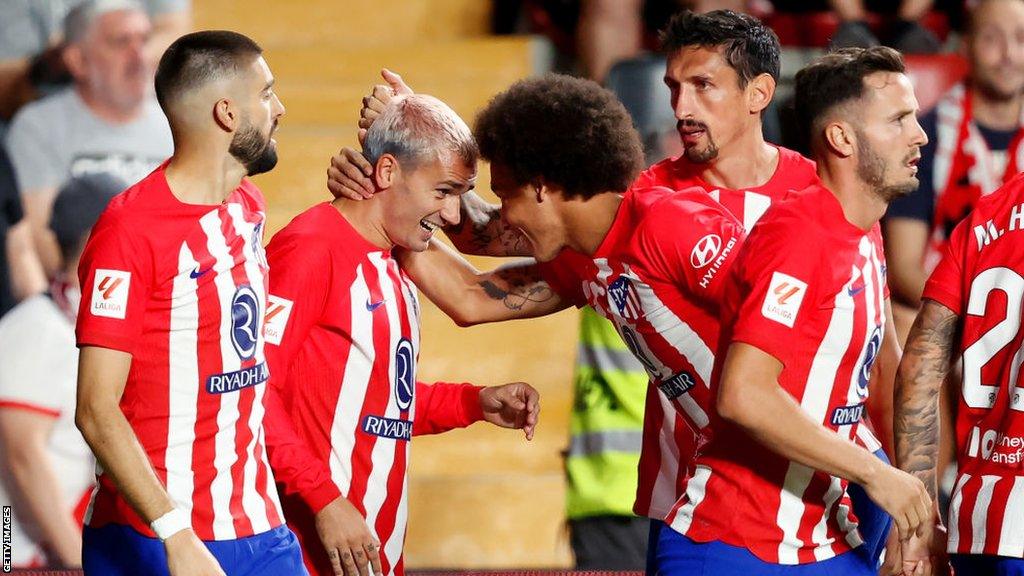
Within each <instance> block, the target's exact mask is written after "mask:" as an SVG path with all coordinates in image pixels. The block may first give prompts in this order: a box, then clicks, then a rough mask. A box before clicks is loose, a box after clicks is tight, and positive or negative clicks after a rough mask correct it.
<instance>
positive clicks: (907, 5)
mask: <svg viewBox="0 0 1024 576" xmlns="http://www.w3.org/2000/svg"><path fill="white" fill-rule="evenodd" d="M772 4H773V5H774V7H775V9H776V10H779V11H782V12H807V11H812V12H814V11H822V10H828V9H831V10H834V11H835V13H836V15H837V16H838V17H839V20H840V22H841V24H840V25H839V29H838V30H836V33H835V35H834V36H833V37H832V42H831V47H832V48H845V47H850V46H857V47H861V48H868V47H871V46H878V45H879V39H878V38H877V37H876V36H875V34H874V32H872V30H871V28H870V27H869V26H868V22H867V20H868V13H869V12H879V13H883V14H885V15H888V16H892V17H894V18H893V19H892V20H891V21H890V23H889V26H888V29H887V34H886V36H885V37H884V38H883V39H884V40H886V42H885V44H886V45H888V46H892V47H893V48H896V49H897V50H899V51H900V52H905V53H910V54H932V53H935V52H938V51H939V48H940V47H941V46H940V43H939V39H938V38H937V37H936V36H935V34H934V33H932V32H931V31H930V30H928V29H927V28H925V27H924V26H922V25H921V19H922V18H924V17H925V16H926V15H927V14H928V12H929V11H931V9H932V6H933V5H934V4H935V0H899V1H898V2H893V1H892V0H884V1H883V0H827V1H826V0H815V1H812V2H808V1H807V0H774V1H773V2H772Z"/></svg>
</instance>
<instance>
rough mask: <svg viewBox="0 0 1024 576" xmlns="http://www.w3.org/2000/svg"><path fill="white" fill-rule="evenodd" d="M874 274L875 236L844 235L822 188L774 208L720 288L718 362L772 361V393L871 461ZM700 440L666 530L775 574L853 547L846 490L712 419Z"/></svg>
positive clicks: (880, 289) (878, 304) (877, 263)
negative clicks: (766, 357) (776, 388)
mask: <svg viewBox="0 0 1024 576" xmlns="http://www.w3.org/2000/svg"><path fill="white" fill-rule="evenodd" d="M884 262H885V261H884V256H883V254H882V242H881V233H880V229H879V226H878V225H877V224H876V225H875V226H874V227H873V228H872V229H871V230H870V231H868V232H865V231H863V230H861V229H860V228H857V227H856V226H854V225H853V224H850V223H849V222H848V221H847V220H846V218H845V216H844V215H843V211H842V207H841V206H840V204H839V202H838V200H837V199H836V198H835V196H834V195H833V194H832V193H831V192H829V191H828V190H827V189H825V188H824V187H822V186H820V185H815V186H812V187H810V188H808V189H806V190H803V191H800V192H796V193H793V194H792V195H791V196H790V197H788V198H786V199H785V200H782V201H779V202H776V203H775V204H774V205H773V207H772V208H771V209H770V210H769V211H768V213H767V214H766V215H765V216H764V218H762V219H761V220H760V221H759V222H758V224H757V225H756V226H755V227H754V228H753V230H752V231H751V232H750V236H749V237H748V239H747V243H746V245H745V246H744V248H743V250H742V251H741V253H740V256H739V258H738V259H737V261H736V264H735V265H734V266H733V268H732V271H731V274H730V276H729V278H728V279H727V283H726V288H725V300H724V302H723V308H722V312H723V314H722V319H723V322H722V326H723V334H722V339H721V347H720V348H719V354H724V352H725V347H727V346H728V345H729V344H730V343H733V342H745V343H747V344H750V345H752V346H755V347H757V348H759V349H760V350H763V351H765V352H767V353H768V354H771V355H772V356H774V357H775V358H777V359H778V360H779V361H780V362H781V363H782V364H783V366H784V368H783V370H782V373H781V374H780V375H779V385H780V386H782V388H783V389H784V390H786V391H787V392H789V393H790V394H792V395H793V397H794V398H795V399H796V401H797V402H799V403H800V405H801V407H802V408H803V409H804V410H805V411H806V412H807V413H808V414H809V415H810V416H811V418H812V419H814V420H815V421H817V422H820V423H821V424H822V425H823V426H825V427H827V428H829V429H831V430H834V431H835V432H836V433H837V434H839V435H840V436H842V437H844V438H849V439H850V440H851V441H855V442H858V443H860V444H862V445H866V446H867V447H868V448H869V449H877V448H878V443H877V441H876V440H874V438H873V436H870V435H869V434H870V433H869V432H868V431H867V429H866V428H864V427H861V426H859V423H860V420H861V418H862V416H863V413H864V410H865V402H866V400H867V397H868V379H869V376H870V372H871V366H872V364H873V363H874V360H875V358H876V356H877V353H878V350H879V347H880V345H881V340H882V335H883V334H884V324H885V313H884V303H885V298H886V289H885V275H884ZM720 369H721V366H716V375H715V384H714V387H715V390H717V386H718V384H717V381H718V377H719V374H718V370H720ZM710 432H711V433H710V434H708V437H709V438H710V441H709V442H708V443H707V444H706V446H704V447H702V449H701V451H700V454H698V456H697V458H696V460H695V471H694V473H693V475H692V476H691V477H690V478H689V479H688V480H687V483H686V492H685V494H684V496H683V498H682V499H681V500H680V501H679V503H677V505H676V507H675V509H674V510H673V511H672V513H671V514H670V515H669V516H668V518H666V522H667V523H669V524H670V525H671V526H672V528H673V529H675V530H676V531H678V532H680V533H683V534H686V535H687V536H689V537H690V538H692V539H694V540H696V541H699V542H708V541H712V540H720V541H723V542H726V543H728V544H732V545H734V546H741V547H744V548H747V549H748V550H750V551H751V552H753V553H754V554H755V555H757V556H758V557H759V558H761V559H763V560H765V561H767V562H771V563H777V564H803V563H808V562H814V561H818V560H825V559H828V558H831V557H833V556H835V555H837V554H840V553H842V552H845V551H847V550H849V549H851V548H853V547H856V546H858V545H860V544H861V543H862V541H861V538H860V535H859V534H858V532H857V530H856V527H857V521H856V518H855V516H854V515H853V514H852V513H851V512H850V499H849V497H848V496H847V495H846V481H845V480H842V479H840V478H837V477H834V476H830V475H828V474H825V473H823V472H820V471H816V470H813V469H811V468H808V467H806V466H803V465H801V464H797V463H795V462H792V461H790V460H787V459H785V458H783V457H781V456H779V455H778V454H776V453H774V452H772V451H771V450H770V449H767V448H765V447H764V446H761V445H760V444H758V443H757V441H755V440H753V439H752V438H750V437H749V436H747V435H746V434H745V433H743V432H742V431H741V430H739V429H738V428H736V427H735V426H732V425H729V424H728V423H727V422H725V421H723V420H721V419H717V418H716V419H715V420H714V421H713V422H712V425H711V427H710Z"/></svg>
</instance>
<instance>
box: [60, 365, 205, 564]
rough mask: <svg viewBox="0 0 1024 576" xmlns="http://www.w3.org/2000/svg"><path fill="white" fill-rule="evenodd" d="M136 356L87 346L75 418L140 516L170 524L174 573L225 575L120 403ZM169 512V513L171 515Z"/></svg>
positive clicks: (169, 547) (169, 546)
mask: <svg viewBox="0 0 1024 576" xmlns="http://www.w3.org/2000/svg"><path fill="white" fill-rule="evenodd" d="M131 362H132V357H131V355H130V354H128V353H127V352H122V351H119V350H112V349H109V348H100V347H96V346H85V347H83V348H82V350H81V353H80V355H79V362H78V395H77V406H76V411H75V424H76V425H77V426H78V429H79V430H81V432H82V436H83V437H84V438H85V441H86V442H87V443H88V444H89V447H90V448H92V452H93V454H94V455H95V456H96V459H97V460H98V461H99V463H100V465H101V466H102V467H103V470H104V473H105V474H107V475H109V477H110V479H111V480H113V482H114V484H115V485H116V486H117V489H118V492H119V493H120V494H121V495H122V496H123V497H124V498H125V500H126V501H127V502H128V504H130V505H131V507H132V509H134V510H135V512H136V513H137V514H138V515H139V517H140V518H142V520H143V521H144V522H146V523H147V524H149V525H150V526H153V523H154V522H155V521H157V520H158V519H160V520H161V522H166V523H167V524H169V528H167V529H162V530H160V532H163V533H162V534H160V535H161V537H162V538H163V539H164V546H165V547H166V549H167V565H168V568H169V569H170V573H171V574H172V575H174V576H178V575H183V574H189V575H192V574H203V575H206V574H211V575H223V574H224V571H223V570H221V569H220V566H219V565H218V564H217V561H216V560H215V559H214V558H213V555H212V554H210V552H209V551H208V550H207V549H206V547H205V546H204V545H203V543H202V542H201V541H200V540H199V538H198V537H197V536H196V534H195V532H193V531H192V527H191V523H190V519H189V518H188V517H187V516H185V513H184V512H183V511H181V510H177V509H176V508H175V506H174V502H173V501H172V500H171V498H170V496H168V494H167V491H166V490H165V489H164V487H163V485H162V484H161V483H160V479H159V478H158V477H157V475H156V472H154V470H153V467H152V465H151V464H150V462H149V459H148V458H147V457H146V453H145V451H144V450H143V449H142V445H141V444H139V441H138V438H136V436H135V432H134V431H133V430H132V427H131V425H130V424H129V423H128V420H127V418H125V416H124V413H122V412H121V408H120V406H119V404H120V401H121V395H122V394H123V393H124V387H125V383H126V382H127V380H128V371H129V368H130V367H131ZM168 514H171V515H170V516H168Z"/></svg>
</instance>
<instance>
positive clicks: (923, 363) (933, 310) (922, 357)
mask: <svg viewBox="0 0 1024 576" xmlns="http://www.w3.org/2000/svg"><path fill="white" fill-rule="evenodd" d="M957 326H958V318H957V316H956V315H955V314H953V313H952V312H951V311H950V310H948V309H947V308H945V307H944V306H941V305H938V304H935V303H932V302H926V303H925V305H924V308H922V310H921V313H920V314H919V315H918V317H917V321H916V322H914V327H913V328H912V329H911V332H910V337H909V338H908V340H907V346H906V349H905V350H904V354H903V362H902V363H901V364H900V368H899V373H898V374H897V377H896V390H895V394H896V398H895V400H896V406H895V422H894V432H895V436H896V461H897V463H898V464H899V467H900V468H902V469H903V470H906V471H907V472H910V473H911V474H914V475H915V476H917V477H918V478H920V479H921V481H923V482H924V484H925V486H926V487H927V488H928V491H929V493H930V494H931V496H932V498H933V499H934V498H935V497H936V492H937V479H936V465H937V463H938V454H939V394H940V391H941V390H942V386H943V382H944V381H945V379H946V376H947V374H948V373H949V366H950V356H951V354H952V350H953V342H954V337H955V335H956V329H957Z"/></svg>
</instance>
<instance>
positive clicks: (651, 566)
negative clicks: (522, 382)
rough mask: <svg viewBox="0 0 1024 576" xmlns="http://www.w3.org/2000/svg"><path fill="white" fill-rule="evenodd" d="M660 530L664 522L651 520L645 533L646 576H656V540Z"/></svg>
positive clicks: (663, 526) (659, 535)
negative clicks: (648, 529)
mask: <svg viewBox="0 0 1024 576" xmlns="http://www.w3.org/2000/svg"><path fill="white" fill-rule="evenodd" d="M662 528H665V523H664V522H662V521H661V520H655V519H654V518H651V529H650V531H649V532H648V533H647V568H646V569H645V570H644V573H645V574H647V576H657V575H658V538H660V537H661V529H662Z"/></svg>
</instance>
